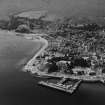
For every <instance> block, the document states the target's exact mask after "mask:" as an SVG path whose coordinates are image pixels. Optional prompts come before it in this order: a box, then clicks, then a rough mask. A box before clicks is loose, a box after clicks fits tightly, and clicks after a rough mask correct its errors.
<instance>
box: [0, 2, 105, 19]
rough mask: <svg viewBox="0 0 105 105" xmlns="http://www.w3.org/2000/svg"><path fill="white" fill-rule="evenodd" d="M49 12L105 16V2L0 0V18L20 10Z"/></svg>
mask: <svg viewBox="0 0 105 105" xmlns="http://www.w3.org/2000/svg"><path fill="white" fill-rule="evenodd" d="M29 9H34V10H42V9H44V10H46V9H47V10H49V11H56V12H57V13H59V14H62V15H64V14H65V15H75V14H81V15H83V14H84V15H93V16H94V15H96V16H104V15H105V0H0V17H4V16H6V15H8V14H10V13H15V12H20V11H22V10H29Z"/></svg>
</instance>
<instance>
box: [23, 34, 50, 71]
mask: <svg viewBox="0 0 105 105" xmlns="http://www.w3.org/2000/svg"><path fill="white" fill-rule="evenodd" d="M37 36H38V34H37ZM34 40H35V41H36V39H34ZM37 41H39V42H41V43H43V46H42V48H41V49H40V50H39V51H38V52H37V53H36V54H35V55H34V57H33V58H32V59H31V60H30V61H29V62H28V63H27V64H26V66H25V70H27V69H28V68H29V67H31V66H32V65H33V63H34V62H35V59H36V57H37V56H39V55H40V54H41V53H42V52H43V51H44V50H45V49H46V48H47V47H48V41H47V40H46V39H44V38H42V37H41V36H38V40H37Z"/></svg>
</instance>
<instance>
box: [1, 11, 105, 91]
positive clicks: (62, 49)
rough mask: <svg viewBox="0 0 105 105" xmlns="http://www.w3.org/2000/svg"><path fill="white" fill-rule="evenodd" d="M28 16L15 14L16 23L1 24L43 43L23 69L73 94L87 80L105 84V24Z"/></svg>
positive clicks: (44, 84) (53, 86)
mask: <svg viewBox="0 0 105 105" xmlns="http://www.w3.org/2000/svg"><path fill="white" fill-rule="evenodd" d="M37 14H38V12H37ZM43 14H44V12H43ZM25 16H26V17H23V14H20V15H16V16H14V17H13V16H11V17H10V20H11V21H12V22H11V21H9V22H8V25H7V22H1V25H0V27H1V28H2V29H5V30H6V29H7V30H9V31H11V30H12V31H14V32H15V33H16V35H17V36H22V37H24V38H26V39H28V40H32V41H38V42H41V43H43V46H42V47H41V48H40V50H39V51H38V52H37V53H36V54H35V56H34V57H33V58H32V59H30V60H29V62H27V64H25V65H24V68H23V71H25V72H30V73H31V74H32V75H33V76H34V77H39V78H42V81H39V83H38V84H39V85H43V86H47V87H51V88H55V89H57V90H61V91H64V92H68V93H73V92H74V91H75V90H77V87H78V86H79V85H80V84H81V83H82V82H83V81H84V82H98V81H99V82H102V83H105V46H104V45H105V27H104V26H101V25H98V24H96V23H94V22H93V23H81V24H80V23H78V24H77V23H76V24H75V23H72V19H71V18H63V19H58V20H55V21H51V20H47V21H46V19H43V16H40V14H38V16H37V17H38V19H33V17H30V18H27V17H28V16H29V15H28V16H27V15H26V14H25ZM5 24H6V25H5ZM43 78H46V79H43Z"/></svg>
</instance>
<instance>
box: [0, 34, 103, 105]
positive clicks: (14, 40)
mask: <svg viewBox="0 0 105 105" xmlns="http://www.w3.org/2000/svg"><path fill="white" fill-rule="evenodd" d="M40 46H41V44H40V43H35V42H32V41H28V40H25V39H21V38H19V37H16V36H6V35H1V36H0V105H105V86H104V85H102V84H100V83H97V84H96V83H94V84H91V83H83V84H82V85H81V86H80V87H79V89H78V91H76V92H75V93H74V94H73V95H70V94H66V93H63V92H60V91H57V90H54V89H50V88H46V87H41V86H38V85H37V82H38V80H40V79H38V78H34V77H32V76H31V75H30V74H29V73H24V72H22V71H21V68H22V67H23V64H24V63H25V62H27V61H28V60H29V59H30V57H32V56H33V55H34V53H35V52H36V51H37V50H38V48H40Z"/></svg>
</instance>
